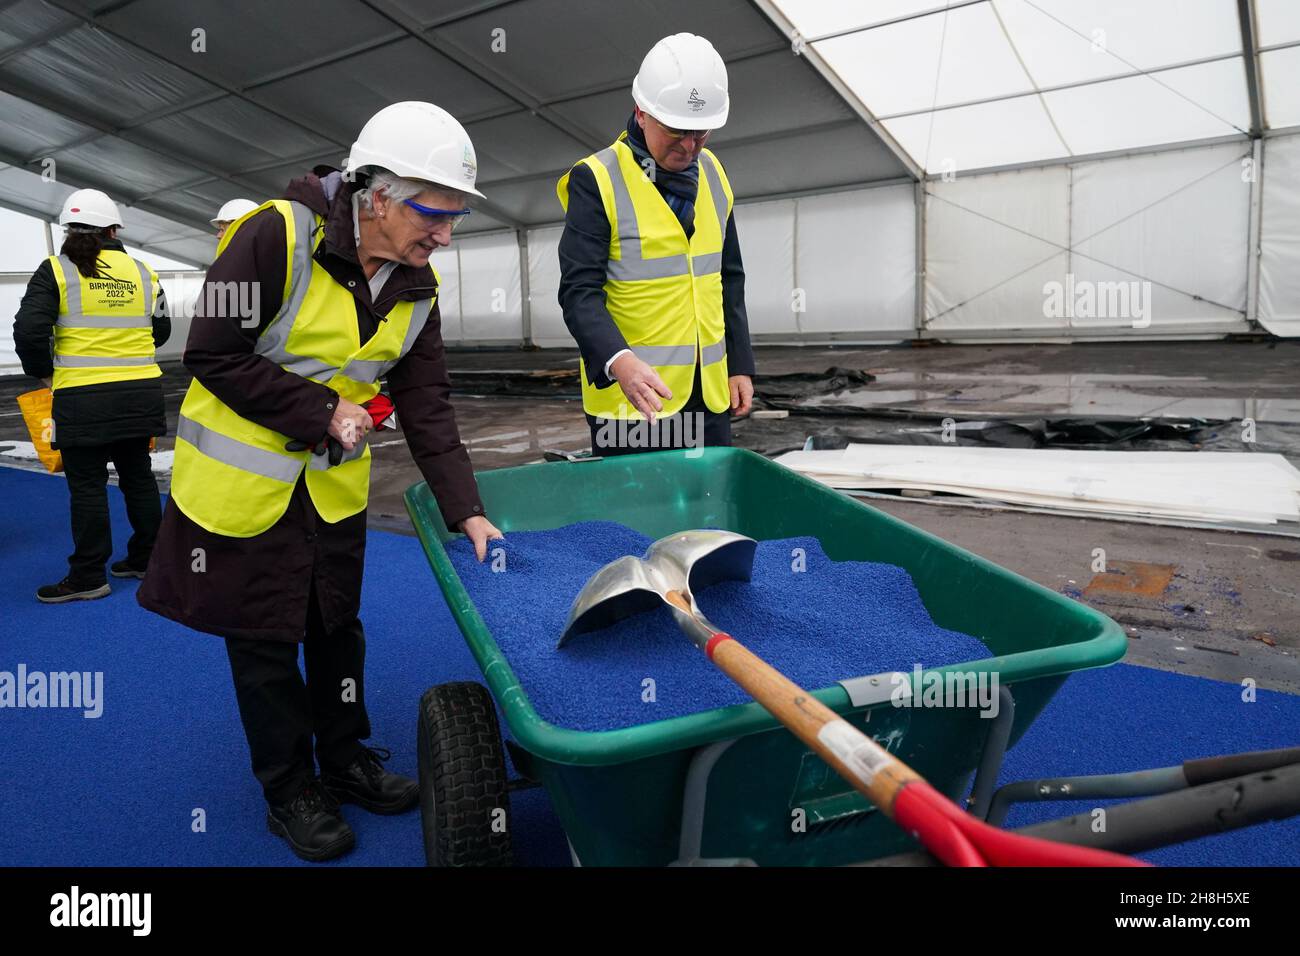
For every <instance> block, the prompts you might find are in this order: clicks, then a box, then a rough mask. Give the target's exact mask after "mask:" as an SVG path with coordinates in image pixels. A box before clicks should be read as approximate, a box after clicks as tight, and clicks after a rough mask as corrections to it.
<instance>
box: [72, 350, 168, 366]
mask: <svg viewBox="0 0 1300 956" xmlns="http://www.w3.org/2000/svg"><path fill="white" fill-rule="evenodd" d="M153 364H154V361H153V356H152V355H127V356H116V355H114V356H110V355H60V354H58V353H55V355H54V367H55V368H109V367H111V366H118V365H153Z"/></svg>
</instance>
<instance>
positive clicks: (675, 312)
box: [556, 33, 754, 455]
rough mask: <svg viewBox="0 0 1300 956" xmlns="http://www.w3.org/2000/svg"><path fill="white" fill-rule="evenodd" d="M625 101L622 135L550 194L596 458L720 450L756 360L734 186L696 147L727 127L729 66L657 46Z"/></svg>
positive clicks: (694, 40)
mask: <svg viewBox="0 0 1300 956" xmlns="http://www.w3.org/2000/svg"><path fill="white" fill-rule="evenodd" d="M632 99H633V100H634V102H635V104H636V105H635V106H634V108H633V111H632V115H631V116H630V117H629V118H628V123H627V128H626V129H625V130H623V132H621V133H620V134H619V136H618V138H617V139H616V140H615V141H614V143H613V144H612V145H610V146H609V147H607V148H606V149H602V150H601V151H600V152H598V153H595V154H593V155H591V156H588V157H586V158H585V159H583V160H582V161H580V162H579V163H577V164H576V165H574V167H573V168H572V169H571V170H569V172H567V173H565V175H564V176H563V177H562V178H561V179H560V181H559V184H558V185H557V187H556V191H557V193H558V194H559V197H560V202H561V203H562V204H563V205H564V209H565V220H564V234H563V236H562V237H561V239H560V246H559V256H560V293H559V298H560V305H561V307H562V309H563V311H564V321H565V324H566V325H567V326H568V327H569V331H570V332H572V333H573V337H574V338H575V339H576V340H577V342H578V348H579V350H580V351H581V354H582V358H581V369H582V404H583V409H584V411H585V412H586V415H587V423H588V425H589V426H590V428H591V435H592V454H594V455H612V454H620V453H624V452H639V451H647V450H653V449H655V448H665V447H667V448H681V447H699V446H701V445H729V444H731V417H730V416H731V414H732V413H735V414H737V415H744V414H746V413H747V412H748V411H749V409H750V404H751V400H752V398H753V394H754V388H753V383H752V380H751V376H752V375H753V374H754V354H753V350H752V349H751V347H750V342H749V320H748V317H747V316H746V313H745V268H744V264H743V263H742V261H741V256H740V240H739V238H738V237H737V235H736V224H735V220H734V218H733V216H732V205H733V202H734V197H733V194H732V190H731V184H730V182H729V181H728V179H727V174H726V172H725V171H724V170H723V168H722V163H721V162H719V161H718V158H717V157H716V156H715V155H714V154H713V153H712V152H711V151H709V150H708V149H706V148H705V145H704V144H705V143H706V142H707V141H708V139H709V135H710V134H711V133H712V131H713V130H715V129H717V128H719V127H720V126H722V125H723V124H724V123H726V121H727V114H728V112H729V109H730V101H729V98H728V93H727V68H726V65H725V64H724V63H723V62H722V57H720V56H719V55H718V52H717V51H716V50H715V49H714V48H713V45H712V44H711V43H709V41H708V40H706V39H704V38H703V37H699V36H695V35H694V34H690V33H678V34H675V35H674V36H670V37H665V38H664V39H662V40H660V41H659V42H658V43H656V44H655V45H654V47H653V48H652V49H651V50H650V52H649V53H648V54H647V55H646V57H645V59H644V60H643V61H642V63H641V69H640V71H639V72H638V73H637V76H636V79H635V80H634V81H633V84H632Z"/></svg>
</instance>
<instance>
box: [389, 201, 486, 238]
mask: <svg viewBox="0 0 1300 956" xmlns="http://www.w3.org/2000/svg"><path fill="white" fill-rule="evenodd" d="M402 203H403V205H406V206H409V207H410V208H412V209H414V210H415V213H416V215H417V216H419V218H420V223H421V224H422V225H423V226H424V227H425V228H426V229H428V230H429V231H430V232H432V231H433V230H434V229H437V228H438V227H439V226H441V225H442V224H443V223H451V228H452V229H453V230H454V229H455V228H456V227H457V226H459V225H460V224H461V223H462V222H464V221H465V217H466V216H468V215H469V214H470V213H471V212H472V211H473V210H470V209H434V208H433V207H432V206H422V205H420V204H419V203H418V202H416V201H415V200H414V199H403V200H402Z"/></svg>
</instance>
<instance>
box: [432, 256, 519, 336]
mask: <svg viewBox="0 0 1300 956" xmlns="http://www.w3.org/2000/svg"><path fill="white" fill-rule="evenodd" d="M433 264H434V267H435V268H436V269H437V270H438V272H439V274H440V275H441V276H442V278H443V282H444V286H443V291H442V293H441V294H440V296H439V302H440V303H442V316H443V319H442V322H443V338H444V340H445V341H446V342H447V343H448V344H452V345H518V344H520V343H521V342H522V341H523V340H524V325H523V310H522V308H521V303H520V271H519V244H518V241H517V239H516V237H515V234H514V233H513V232H499V233H491V234H489V235H485V236H466V237H465V238H463V239H460V238H458V239H457V240H456V242H454V243H453V244H452V246H451V248H450V249H448V250H444V251H441V252H438V253H436V254H435V255H434V257H433ZM452 275H454V276H455V281H454V283H453V282H452V281H451V277H452ZM453 284H454V289H453V288H452V285H453ZM453 303H454V304H455V309H454V312H453V309H452V305H453ZM453 315H454V316H455V317H454V319H453V318H452V316H453Z"/></svg>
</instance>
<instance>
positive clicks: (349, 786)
mask: <svg viewBox="0 0 1300 956" xmlns="http://www.w3.org/2000/svg"><path fill="white" fill-rule="evenodd" d="M380 754H382V755H383V756H382V758H381V757H380ZM392 756H393V755H392V754H391V753H389V752H388V751H387V750H381V749H378V748H372V747H366V748H364V749H363V750H362V751H361V753H360V754H359V755H358V756H357V759H356V760H354V761H352V763H351V765H350V766H348V767H347V769H345V770H334V771H330V770H326V769H324V768H323V767H322V768H321V783H323V784H325V789H327V790H328V791H329V792H330V793H331V794H333V795H334V796H335V797H336V798H337V799H339V800H342V801H343V802H344V803H355V804H356V805H357V806H359V807H361V808H362V809H363V810H369V811H370V812H371V813H382V814H394V813H405V812H406V811H407V810H410V809H411V808H412V807H414V806H415V805H416V804H417V803H418V802H419V800H420V785H419V784H418V783H417V782H416V781H414V780H412V779H411V778H410V777H403V776H400V775H398V774H395V773H389V772H388V771H387V770H385V769H384V765H383V764H382V763H380V760H381V759H382V760H391V759H392Z"/></svg>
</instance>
